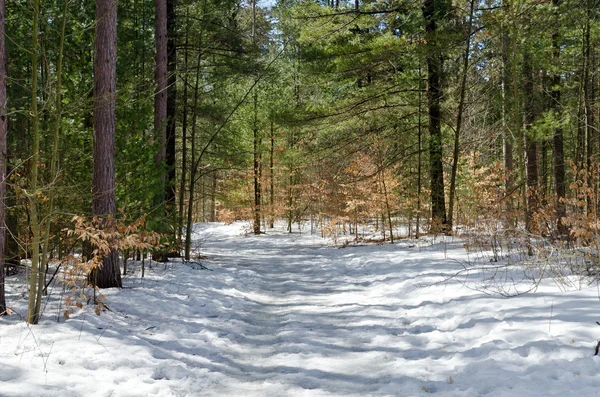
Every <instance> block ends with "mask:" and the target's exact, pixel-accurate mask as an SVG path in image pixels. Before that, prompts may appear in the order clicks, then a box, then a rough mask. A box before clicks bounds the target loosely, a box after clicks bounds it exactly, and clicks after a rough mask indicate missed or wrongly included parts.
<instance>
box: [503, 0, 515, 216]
mask: <svg viewBox="0 0 600 397" xmlns="http://www.w3.org/2000/svg"><path fill="white" fill-rule="evenodd" d="M503 5H505V2H503ZM509 46H510V36H509V29H508V27H507V26H505V25H504V26H503V27H502V157H503V160H504V195H505V198H504V201H505V203H506V204H505V207H504V208H505V215H504V226H505V227H506V228H510V227H511V226H513V225H514V219H513V218H512V213H513V200H512V193H513V186H514V173H515V169H514V168H515V167H514V161H513V147H514V144H513V139H514V138H513V134H512V132H511V128H510V125H511V124H510V123H509V120H508V119H509V115H510V109H511V102H510V98H511V95H510V81H511V73H510V70H511V69H510V57H509V52H508V51H509Z"/></svg>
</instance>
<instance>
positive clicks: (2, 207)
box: [0, 0, 8, 316]
mask: <svg viewBox="0 0 600 397" xmlns="http://www.w3.org/2000/svg"><path fill="white" fill-rule="evenodd" d="M5 20H6V5H5V2H4V0H0V316H2V315H4V314H5V313H6V298H5V295H6V294H5V288H4V279H5V264H6V260H5V255H4V253H5V251H4V246H5V242H6V226H5V216H6V130H7V122H8V118H7V115H6V104H7V97H6V67H7V62H6V47H5V40H4V27H5Z"/></svg>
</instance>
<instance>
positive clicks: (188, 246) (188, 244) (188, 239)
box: [184, 1, 206, 261]
mask: <svg viewBox="0 0 600 397" xmlns="http://www.w3.org/2000/svg"><path fill="white" fill-rule="evenodd" d="M204 3H205V5H206V1H205V2H204ZM201 61H202V52H198V60H197V63H196V82H195V86H194V105H193V107H192V135H191V137H190V140H191V148H190V151H191V162H190V164H191V166H190V180H189V200H188V208H187V210H188V211H187V221H186V225H185V226H186V229H185V254H184V257H185V260H187V261H189V260H190V255H191V250H192V227H193V214H194V194H195V187H196V173H197V166H196V162H197V161H198V160H196V121H197V119H198V99H199V95H200V76H201V75H200V64H201Z"/></svg>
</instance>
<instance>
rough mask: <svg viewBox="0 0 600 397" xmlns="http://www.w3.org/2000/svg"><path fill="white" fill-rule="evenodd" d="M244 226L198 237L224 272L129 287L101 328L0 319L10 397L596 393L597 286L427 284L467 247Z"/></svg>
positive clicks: (158, 274) (2, 365)
mask: <svg viewBox="0 0 600 397" xmlns="http://www.w3.org/2000/svg"><path fill="white" fill-rule="evenodd" d="M241 227H242V226H241V225H233V226H218V225H203V226H202V227H201V228H200V229H199V238H200V241H201V242H202V245H203V247H202V252H203V253H204V254H205V255H207V256H208V257H209V258H210V261H208V262H206V265H207V266H208V267H209V268H211V269H212V270H213V271H206V270H195V269H192V268H191V267H189V266H186V265H182V264H174V265H170V266H169V268H168V269H166V270H165V269H164V267H163V266H158V267H154V269H151V270H149V271H148V273H147V277H146V278H145V279H143V280H142V279H140V278H139V277H137V276H136V277H128V278H127V279H126V280H127V286H128V288H125V289H123V290H121V291H111V292H109V294H108V296H107V299H108V302H109V305H110V307H111V308H112V309H113V312H107V313H104V314H103V315H102V316H100V317H96V316H94V315H91V314H89V311H88V314H86V313H85V312H83V313H81V314H79V315H78V316H77V317H76V318H73V319H71V320H69V321H66V322H64V321H63V322H60V323H56V322H55V318H56V312H58V308H57V307H56V304H55V303H52V302H51V303H50V305H49V307H48V309H47V311H46V314H45V316H44V321H43V322H42V324H40V325H39V326H37V327H35V328H34V332H35V335H36V339H35V341H34V340H33V337H32V334H31V332H30V331H29V330H28V328H27V327H26V326H24V325H23V323H22V322H20V321H18V319H16V318H15V317H14V316H13V317H10V318H7V319H0V396H60V397H65V396H66V397H68V396H107V397H108V396H113V397H116V396H123V397H129V396H161V397H163V396H203V397H212V396H227V397H229V396H231V397H238V396H239V397H253V396H257V397H258V396H264V397H286V396H290V397H295V396H310V397H318V396H344V397H358V396H361V397H365V396H401V397H404V396H426V395H429V394H435V395H439V396H467V397H469V396H493V397H495V396H501V397H503V396H570V395H577V396H578V397H582V396H596V395H598V392H597V385H598V382H599V381H600V359H598V358H597V357H596V358H594V357H592V356H591V354H592V351H593V346H594V345H595V341H596V337H597V336H598V335H600V330H597V329H596V328H595V327H597V326H595V324H594V322H595V321H596V320H598V319H600V318H599V317H598V310H597V308H598V306H599V303H598V293H597V291H596V287H595V286H593V288H590V287H588V288H585V289H582V290H579V291H573V292H569V293H562V292H560V291H558V289H557V288H556V287H555V286H547V287H544V286H542V288H541V289H540V291H539V292H538V293H536V294H534V295H524V296H520V297H516V298H512V299H504V298H500V297H494V296H488V295H484V294H482V293H480V292H478V291H473V290H470V289H467V288H464V286H463V285H462V284H461V282H460V281H459V280H452V281H450V282H449V283H446V284H442V285H437V286H428V287H425V285H429V284H432V283H434V282H436V281H439V280H440V279H441V277H440V275H441V274H450V273H452V272H454V271H455V270H456V269H457V260H458V261H461V260H464V259H465V253H464V251H463V250H462V248H461V247H460V246H459V245H458V244H454V245H452V244H450V245H443V244H434V245H423V246H422V247H421V248H419V247H416V246H413V244H414V243H413V242H412V241H404V242H400V243H398V244H396V245H394V246H390V245H383V246H368V247H349V248H345V249H337V248H334V247H328V246H326V245H325V244H324V242H323V241H322V240H321V239H319V238H318V237H311V236H308V235H298V234H294V235H288V234H285V233H271V234H269V235H263V236H257V237H256V236H243V235H241V233H240V232H241ZM12 291H13V292H12V293H13V295H12V296H11V298H12V300H13V301H14V300H15V298H17V297H18V292H19V291H18V289H16V288H13V290H12ZM19 305H20V306H19ZM53 305H54V306H53ZM23 306H24V302H23V301H20V300H17V303H16V308H17V309H19V307H21V309H22V307H23Z"/></svg>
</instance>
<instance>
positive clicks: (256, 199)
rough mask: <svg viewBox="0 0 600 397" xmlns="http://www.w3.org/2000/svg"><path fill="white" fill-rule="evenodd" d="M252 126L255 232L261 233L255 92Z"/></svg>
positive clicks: (256, 100)
mask: <svg viewBox="0 0 600 397" xmlns="http://www.w3.org/2000/svg"><path fill="white" fill-rule="evenodd" d="M253 124H254V125H253V127H252V132H253V144H254V151H253V153H254V159H253V168H254V227H253V231H254V234H260V215H261V184H260V158H259V157H260V153H259V150H260V137H259V130H258V96H257V93H256V91H255V92H254V123H253Z"/></svg>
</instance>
